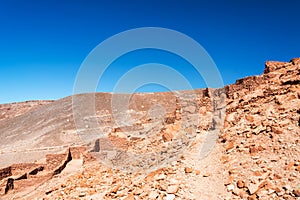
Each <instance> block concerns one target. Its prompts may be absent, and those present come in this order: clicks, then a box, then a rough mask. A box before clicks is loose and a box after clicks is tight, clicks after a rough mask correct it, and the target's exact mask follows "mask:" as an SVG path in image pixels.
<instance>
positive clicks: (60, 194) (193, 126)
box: [0, 59, 300, 200]
mask: <svg viewBox="0 0 300 200" xmlns="http://www.w3.org/2000/svg"><path fill="white" fill-rule="evenodd" d="M299 83H300V59H293V60H292V61H290V62H266V67H265V70H264V73H263V74H262V75H260V76H253V77H247V78H243V79H240V80H237V82H236V83H235V84H232V85H228V86H226V87H225V88H223V89H214V90H212V89H204V90H196V91H181V92H174V93H152V94H134V95H132V96H131V95H121V94H120V95H112V94H108V93H97V94H82V95H77V96H76V98H75V100H74V98H73V99H72V97H67V98H64V99H61V100H57V101H55V102H53V103H49V104H46V105H42V106H40V107H39V108H37V109H34V110H31V111H28V112H26V113H24V114H21V115H19V116H16V117H11V118H9V119H5V120H2V121H0V134H1V138H2V140H1V141H0V151H1V154H0V160H1V162H0V166H1V167H3V169H1V170H0V179H1V182H0V186H2V188H1V190H0V193H1V195H2V196H0V197H1V198H3V199H34V198H44V199H55V198H58V199H72V198H74V199H126V200H131V199H132V200H133V199H168V200H169V199H171V200H173V199H266V200H267V199H296V198H297V197H299V196H300V84H299ZM94 96H95V104H94V105H95V110H94V112H92V113H91V112H89V110H88V109H89V108H88V107H85V106H82V105H85V104H86V105H89V103H90V102H89V101H90V99H91V98H90V97H94ZM223 111H224V113H223ZM130 119H133V120H132V121H133V123H130ZM223 119H224V121H223ZM75 122H76V123H75ZM94 122H97V123H96V125H95V123H94ZM223 122H224V123H223ZM209 144H210V145H209ZM81 146H84V147H81ZM70 147H71V148H70ZM69 148H70V149H69ZM51 153H57V154H51ZM207 153H208V154H207ZM47 154H48V155H47ZM46 155H47V156H46ZM43 158H45V159H43ZM22 162H27V164H18V165H16V163H22ZM28 162H30V163H28ZM101 162H102V163H101Z"/></svg>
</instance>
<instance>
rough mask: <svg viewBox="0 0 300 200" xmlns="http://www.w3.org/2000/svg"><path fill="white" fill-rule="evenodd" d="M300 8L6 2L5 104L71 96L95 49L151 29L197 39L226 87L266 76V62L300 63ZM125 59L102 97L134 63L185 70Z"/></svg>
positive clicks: (0, 71) (0, 20)
mask: <svg viewBox="0 0 300 200" xmlns="http://www.w3.org/2000/svg"><path fill="white" fill-rule="evenodd" d="M299 8H300V1H297V0H294V1H291V0H285V1H283V0H282V1H278V0H263V1H261V0H236V1H232V0H228V1H225V0H224V1H208V0H207V1H201V0H198V1H197V0H194V1H192V0H181V1H179V0H149V1H148V0H142V1H141V0H99V1H89V0H68V1H67V0H65V1H64V0H61V1H56V0H43V1H40V0H1V1H0V92H1V93H0V103H7V102H15V101H24V100H31V99H58V98H62V97H65V96H68V95H71V94H72V91H73V84H74V80H75V77H76V74H77V71H78V69H79V67H80V65H81V63H82V61H83V60H84V58H85V57H86V56H87V55H88V53H89V52H90V51H91V50H92V49H93V48H94V47H95V46H96V45H98V44H99V43H100V42H101V41H103V40H105V39H107V38H108V37H110V36H112V35H114V34H117V33H119V32H121V31H125V30H128V29H132V28H138V27H149V26H151V27H153V26H154V27H164V28H169V29H174V30H177V31H180V32H182V33H184V34H186V35H188V36H190V37H192V38H193V39H195V40H196V41H197V42H199V43H200V44H201V45H202V46H203V47H204V48H205V49H206V50H207V52H208V53H209V54H210V56H211V57H212V58H213V60H214V61H215V63H216V64H217V66H218V68H219V70H220V72H221V74H222V77H223V80H224V83H225V84H230V83H234V82H235V80H236V79H238V78H242V77H245V76H250V75H257V74H261V73H262V71H263V68H264V62H265V61H266V60H279V61H289V60H290V59H291V58H293V57H300V26H299V22H300V12H299ZM125 57H126V56H125ZM125 57H124V58H123V57H122V58H120V59H119V60H118V61H117V62H116V64H115V70H112V72H113V71H115V73H110V74H109V73H107V74H108V75H107V77H106V87H105V88H102V90H103V91H105V90H107V91H110V90H112V88H113V85H114V81H115V80H116V79H117V78H116V77H118V76H120V75H121V73H122V72H124V71H126V70H128V68H129V67H130V66H132V62H133V63H134V64H143V63H147V62H159V63H162V64H168V65H170V66H172V63H173V64H175V63H177V65H178V64H181V65H182V66H184V65H185V64H184V61H176V62H175V61H174V60H176V58H173V57H174V56H172V55H169V54H168V53H165V52H159V51H148V52H136V53H135V54H132V55H128V56H127V58H125ZM136 58H138V59H136ZM187 65H188V64H187ZM118 67H119V68H120V70H116V69H118ZM117 71H120V74H118V73H117ZM194 81H197V80H194ZM200 82H201V81H200ZM193 86H194V87H201V86H202V85H201V84H199V85H197V84H193ZM148 89H150V90H151V87H149V88H148ZM100 90H101V89H100ZM153 90H155V89H153ZM157 90H159V89H157Z"/></svg>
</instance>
